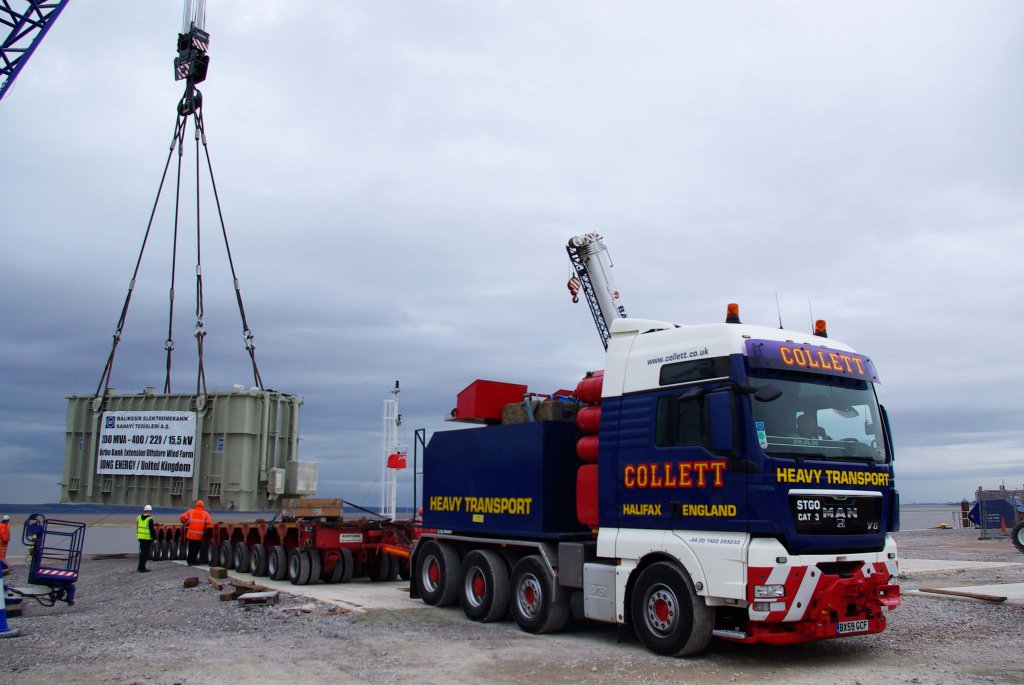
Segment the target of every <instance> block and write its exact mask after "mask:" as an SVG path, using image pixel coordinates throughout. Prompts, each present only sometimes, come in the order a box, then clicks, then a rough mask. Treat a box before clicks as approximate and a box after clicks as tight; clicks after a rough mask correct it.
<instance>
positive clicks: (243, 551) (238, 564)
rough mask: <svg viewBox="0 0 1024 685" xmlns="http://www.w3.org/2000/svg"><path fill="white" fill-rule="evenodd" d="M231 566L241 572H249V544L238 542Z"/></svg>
mask: <svg viewBox="0 0 1024 685" xmlns="http://www.w3.org/2000/svg"><path fill="white" fill-rule="evenodd" d="M231 566H232V567H233V568H234V569H235V570H236V571H238V572H239V573H248V572H249V546H248V545H247V544H245V543H244V542H236V543H235V548H234V550H233V554H232V556H231Z"/></svg>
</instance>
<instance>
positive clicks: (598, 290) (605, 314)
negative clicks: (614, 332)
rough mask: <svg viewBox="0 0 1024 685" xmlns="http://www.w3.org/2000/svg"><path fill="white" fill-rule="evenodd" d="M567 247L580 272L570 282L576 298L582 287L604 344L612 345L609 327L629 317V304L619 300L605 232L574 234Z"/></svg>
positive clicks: (573, 264)
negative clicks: (603, 235) (604, 235)
mask: <svg viewBox="0 0 1024 685" xmlns="http://www.w3.org/2000/svg"><path fill="white" fill-rule="evenodd" d="M565 249H566V251H567V252H568V253H569V261H570V262H572V267H573V269H574V270H575V271H576V275H575V276H574V277H573V278H571V279H569V283H568V287H569V292H570V293H572V301H573V302H576V301H578V298H577V296H576V293H577V292H579V291H580V290H582V291H583V296H584V297H586V298H587V304H588V305H589V306H590V313H591V315H592V316H593V317H594V325H595V326H596V327H597V334H598V335H599V336H600V337H601V344H602V345H604V348H605V349H608V340H609V338H611V332H610V330H609V327H610V326H611V324H612V321H614V320H615V319H625V318H626V317H627V314H626V308H625V307H624V306H623V305H622V302H621V301H620V300H619V291H618V290H617V289H616V288H615V281H614V280H613V279H612V274H611V267H612V262H611V257H609V256H608V248H607V247H606V246H605V244H604V240H603V239H602V238H601V236H599V235H598V234H597V233H593V232H592V233H586V234H584V235H578V236H576V237H574V238H571V239H570V240H569V244H568V245H566V246H565Z"/></svg>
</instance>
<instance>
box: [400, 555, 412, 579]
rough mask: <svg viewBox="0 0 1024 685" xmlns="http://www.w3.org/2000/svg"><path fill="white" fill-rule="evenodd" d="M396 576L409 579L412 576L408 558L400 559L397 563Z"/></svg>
mask: <svg viewBox="0 0 1024 685" xmlns="http://www.w3.org/2000/svg"><path fill="white" fill-rule="evenodd" d="M398 577H399V578H401V579H402V580H409V579H410V578H412V568H411V566H410V564H409V560H408V559H402V561H401V563H400V564H398Z"/></svg>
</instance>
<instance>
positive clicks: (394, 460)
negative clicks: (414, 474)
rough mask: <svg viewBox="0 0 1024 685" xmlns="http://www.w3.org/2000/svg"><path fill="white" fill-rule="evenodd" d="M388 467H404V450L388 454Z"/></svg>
mask: <svg viewBox="0 0 1024 685" xmlns="http://www.w3.org/2000/svg"><path fill="white" fill-rule="evenodd" d="M388 468H389V469H404V468H406V460H405V452H395V453H394V454H389V455H388Z"/></svg>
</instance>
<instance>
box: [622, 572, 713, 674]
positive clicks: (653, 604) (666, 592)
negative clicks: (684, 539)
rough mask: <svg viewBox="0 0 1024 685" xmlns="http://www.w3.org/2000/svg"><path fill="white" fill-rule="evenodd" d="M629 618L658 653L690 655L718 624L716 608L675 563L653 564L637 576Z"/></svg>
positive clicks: (699, 650)
mask: <svg viewBox="0 0 1024 685" xmlns="http://www.w3.org/2000/svg"><path fill="white" fill-rule="evenodd" d="M630 618H631V620H632V625H633V630H634V632H636V636H637V638H638V639H639V640H640V642H641V643H642V644H643V645H644V646H645V647H647V649H649V650H651V651H652V652H654V653H655V654H661V655H664V656H690V655H692V654H697V653H699V652H701V651H703V650H704V648H705V647H707V646H708V643H709V642H710V641H711V631H712V629H714V627H715V610H714V609H712V608H711V607H709V606H707V604H705V603H704V598H703V597H700V596H698V595H697V593H696V592H695V591H694V589H693V581H691V580H690V577H689V575H688V574H687V573H685V572H684V571H683V570H682V569H681V568H679V566H677V565H676V564H673V563H670V562H667V561H659V562H658V563H656V564H651V565H650V566H648V567H647V568H645V569H644V570H643V571H641V572H640V575H639V576H638V577H637V579H636V584H635V585H634V587H633V593H632V597H631V601H630Z"/></svg>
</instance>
